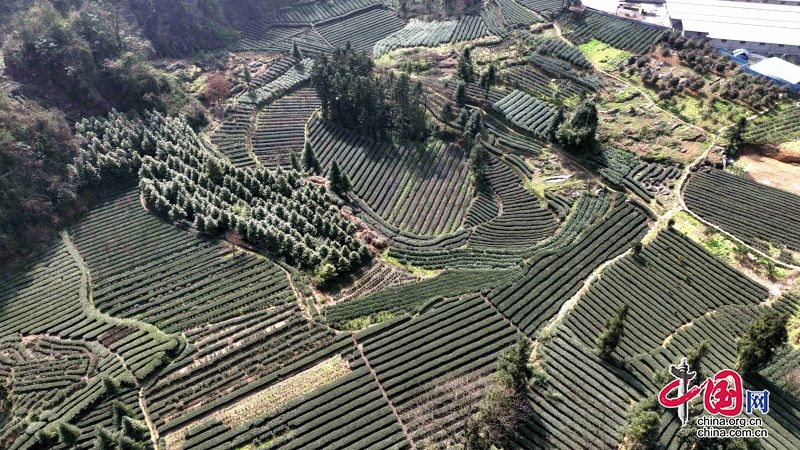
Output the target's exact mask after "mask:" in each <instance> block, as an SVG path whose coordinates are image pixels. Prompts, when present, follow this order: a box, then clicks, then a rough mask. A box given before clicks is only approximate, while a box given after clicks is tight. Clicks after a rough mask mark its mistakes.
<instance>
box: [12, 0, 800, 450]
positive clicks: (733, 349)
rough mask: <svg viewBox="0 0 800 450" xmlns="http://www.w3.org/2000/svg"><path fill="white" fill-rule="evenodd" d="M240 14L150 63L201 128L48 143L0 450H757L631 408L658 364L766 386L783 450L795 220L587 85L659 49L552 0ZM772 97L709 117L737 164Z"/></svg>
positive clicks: (649, 387)
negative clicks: (211, 40)
mask: <svg viewBox="0 0 800 450" xmlns="http://www.w3.org/2000/svg"><path fill="white" fill-rule="evenodd" d="M45 3H47V2H45ZM73 3H74V2H73ZM201 3H202V2H201ZM228 3H229V4H230V8H235V7H240V6H241V5H238V6H234V5H233V4H234V3H237V2H228ZM245 3H248V6H252V7H253V8H259V7H264V9H265V10H264V11H258V12H259V14H255V13H253V14H251V15H252V16H253V17H237V18H236V20H232V22H231V23H232V24H234V25H235V28H236V29H235V32H234V33H232V34H231V36H230V40H231V42H230V43H229V44H225V45H226V47H225V48H221V49H219V51H216V50H215V51H209V52H207V53H206V54H204V55H202V56H201V55H192V56H191V58H190V57H186V58H185V59H180V58H176V59H175V60H174V61H173V60H172V59H171V60H169V61H168V62H163V63H159V64H160V65H158V67H160V68H163V71H164V72H165V73H166V72H170V74H169V79H170V82H171V83H172V82H174V83H176V85H175V86H174V87H176V88H178V87H179V88H180V89H179V91H180V93H181V95H185V96H186V98H185V99H183V98H182V99H181V101H182V102H183V101H184V100H185V101H186V102H187V103H188V104H189V105H190V106H191V107H195V106H197V104H196V103H197V102H201V103H200V104H204V105H205V107H207V109H208V111H207V118H208V119H209V122H210V123H209V124H208V125H207V126H204V125H199V124H198V122H201V120H197V119H198V118H197V117H191V115H189V117H187V116H186V115H180V114H177V113H175V114H172V111H173V109H174V110H176V111H178V110H180V108H182V107H183V105H180V106H178V105H173V104H172V103H169V104H168V107H167V106H165V108H166V109H169V110H170V111H171V112H170V113H169V114H168V113H165V112H163V111H150V110H142V111H140V112H139V113H138V114H133V113H131V112H130V111H124V112H113V113H111V114H107V115H105V116H102V117H101V116H98V117H93V118H82V120H81V121H80V122H79V123H77V124H75V126H74V128H73V129H70V130H67V131H65V133H66V134H70V133H74V139H75V143H76V145H77V146H79V147H80V151H77V150H76V153H77V154H78V157H76V159H75V164H74V165H73V166H70V168H69V170H68V171H67V172H69V176H73V177H74V180H72V181H74V182H75V183H76V186H77V185H80V187H81V189H80V191H79V195H78V196H77V199H76V200H75V202H74V203H69V204H70V205H72V206H74V208H73V209H74V211H71V212H70V214H68V215H66V213H65V216H64V217H65V218H64V219H63V220H62V221H61V222H59V223H58V224H57V228H58V230H57V233H55V232H54V234H53V238H52V239H51V240H50V241H48V242H47V245H46V246H44V247H42V248H41V249H40V250H39V251H38V252H36V253H35V254H34V255H33V256H31V257H30V258H29V259H27V260H26V262H25V264H23V265H22V266H21V267H20V268H19V269H18V270H15V271H14V272H13V273H8V274H5V273H3V274H0V309H1V311H0V312H1V314H0V448H2V449H11V450H49V449H56V450H69V449H81V450H90V449H120V450H131V449H133V450H216V449H230V450H265V449H334V448H335V449H357V450H362V449H376V450H377V449H431V450H435V449H446V448H469V449H489V448H504V449H508V450H516V449H520V450H522V449H525V450H528V449H536V450H538V449H558V450H562V449H563V450H573V449H591V450H595V449H598V450H599V449H617V448H620V449H645V448H647V449H661V450H698V449H700V448H711V447H714V448H715V449H717V448H719V449H722V448H726V449H733V448H737V449H746V448H756V447H752V445H753V443H752V442H750V440H747V439H744V440H743V439H719V440H715V441H701V442H700V444H697V443H695V442H694V441H693V439H694V438H695V433H693V432H692V430H693V429H694V428H693V425H694V420H695V419H696V418H697V417H700V415H701V413H702V407H703V403H702V402H701V401H694V402H691V406H690V407H689V416H690V417H689V421H690V424H692V426H691V427H683V426H682V423H681V420H680V419H679V417H678V414H677V412H676V411H675V410H673V409H668V408H664V407H661V406H658V405H657V404H655V403H654V405H656V406H654V407H653V408H652V409H651V410H648V411H645V412H644V413H641V412H636V411H637V408H638V407H637V408H633V406H634V405H647V404H648V402H653V401H655V400H656V399H657V395H658V393H659V391H660V390H661V389H662V388H663V387H664V385H665V384H667V383H668V382H670V380H671V379H672V375H670V372H669V368H670V366H672V365H675V364H677V363H679V361H680V360H681V359H682V358H687V359H689V360H690V361H691V364H692V366H691V367H690V369H691V371H696V372H698V373H699V375H698V377H697V379H696V380H694V381H693V382H692V383H694V385H697V384H698V382H702V380H703V379H705V378H706V377H708V376H712V375H713V374H714V373H716V372H718V371H720V370H723V369H742V370H741V371H742V375H743V377H742V378H743V380H744V384H743V387H744V388H745V389H748V390H753V391H764V390H768V391H769V392H770V396H769V412H768V413H761V412H758V411H754V412H752V413H748V414H744V415H743V416H742V417H745V416H746V417H749V418H758V419H761V420H762V421H763V428H765V429H766V430H768V432H769V438H767V439H760V440H759V446H758V447H757V448H763V449H768V450H795V449H798V448H800V398H798V397H797V395H798V393H800V389H798V388H797V376H798V373H800V372H799V370H800V369H798V368H797V364H798V361H800V350H798V349H797V345H798V344H800V342H798V336H800V331H798V330H800V325H798V324H800V281H798V280H800V224H798V220H799V219H798V217H800V197H797V196H796V195H793V194H790V193H789V192H786V191H783V190H781V187H780V186H779V183H778V185H777V187H768V186H766V185H763V184H759V183H758V182H756V181H753V180H751V179H748V178H746V174H745V175H743V174H741V173H739V172H741V170H740V165H739V164H737V163H736V162H733V163H731V161H725V163H726V167H727V169H725V170H723V169H719V168H716V167H715V166H716V165H718V166H719V167H722V161H721V159H720V154H719V150H720V148H721V147H719V146H725V145H726V144H727V143H728V141H727V139H728V131H720V130H713V129H705V130H704V129H700V128H698V127H697V126H695V125H692V124H690V123H686V122H684V121H683V119H682V118H681V117H679V115H677V113H676V111H674V109H675V108H669V107H668V106H669V102H668V101H665V100H660V101H655V100H653V101H650V100H649V99H648V98H647V97H648V92H649V91H647V89H648V88H646V87H642V86H640V85H639V81H637V79H636V78H637V77H638V75H636V77H634V76H631V77H626V76H620V77H617V76H616V75H617V73H615V74H614V75H613V76H610V75H609V74H608V73H606V72H604V71H603V70H599V69H598V68H597V66H595V65H593V62H595V63H596V62H597V58H596V56H597V55H596V54H595V55H593V54H592V53H593V52H594V51H596V50H597V49H598V48H602V49H605V50H606V51H609V52H611V53H614V54H617V55H629V54H642V55H647V56H648V57H649V58H651V59H652V60H654V61H665V60H669V59H670V58H671V56H669V55H667V54H666V53H662V52H661V51H658V52H657V53H653V51H652V49H653V48H654V47H655V46H656V44H657V43H658V42H659V41H660V40H661V39H662V37H663V36H664V34H663V33H664V32H665V30H664V29H662V28H660V27H656V26H651V25H647V24H644V23H641V22H636V21H633V20H629V19H625V18H622V17H616V16H612V15H608V14H601V13H597V12H592V11H591V10H587V11H583V12H581V11H578V8H576V7H575V6H574V5H572V6H570V5H567V4H566V3H564V2H562V1H561V0H489V1H487V2H478V3H475V2H471V3H470V4H466V5H462V4H458V3H457V2H456V3H453V2H444V3H441V4H440V2H434V3H430V4H426V3H424V2H399V3H398V2H382V1H378V0H334V1H322V0H308V1H302V2H279V3H277V4H275V5H273V4H272V3H270V6H269V8H267V7H265V6H263V5H262V6H253V5H254V4H253V2H245ZM255 3H258V2H255ZM204 7H205V6H201V8H204ZM209 7H210V6H209ZM37 8H39V6H37ZM64 8H72V6H64ZM0 9H2V8H0ZM237 12H238V10H237ZM228 13H230V14H231V15H232V16H235V15H236V14H233V13H232V12H231V11H224V12H221V13H220V14H225V15H226V17H227V14H228ZM244 15H247V14H244ZM75 17H79V16H78V15H75ZM87 17H88V16H87ZM84 19H85V18H84V17H83V16H80V20H84ZM70 20H72V19H70ZM75 20H78V19H75ZM87 20H88V19H87ZM175 26H176V27H180V26H181V24H178V23H176V24H175ZM232 26H233V25H232ZM219 32H220V33H221V34H225V36H226V39H227V34H226V33H227V30H219ZM126 33H127V31H126ZM145 35H146V34H142V36H145ZM126 36H127V35H126ZM137 36H138V35H137ZM13 39H14V38H13V37H12V43H13V42H15V41H13ZM142 39H144V38H143V37H142ZM670 39H672V40H675V39H676V37H675V36H673V37H671V38H670ZM587 43H588V44H587ZM699 43H700V41H695V40H693V41H690V43H685V46H686V47H685V48H684V50H681V51H685V50H687V49H692V48H695V47H696V46H698V45H699ZM581 44H587V45H581ZM9 45H10V44H9ZM467 50H469V51H467ZM6 51H7V52H8V51H9V50H8V48H6ZM53 51H55V50H53ZM684 56H685V55H683V56H681V59H682V60H684ZM173 69H174V70H173ZM153 70H156V69H155V68H154V69H153ZM158 70H162V69H158ZM626 70H627V69H626ZM0 75H2V74H0ZM165 76H167V75H165ZM220 76H221V77H220ZM742 76H747V75H742ZM223 78H224V80H227V82H226V83H221V81H220V80H221V79H223ZM663 78H664V80H665V81H661V79H659V82H661V83H667V81H666V77H665V76H664V77H663ZM712 78H714V81H712V80H711V79H712ZM717 78H719V80H717ZM726 78H728V74H726V72H725V70H716V71H714V72H713V77H712V76H711V75H709V76H708V77H706V81H708V83H719V84H720V86H725V85H726V83H727V82H728V80H727V79H726ZM674 79H675V81H676V86H677V85H679V84H680V83H684V84H685V80H678V78H677V77H676V78H674ZM4 80H5V78H4ZM215 84H224V86H222V87H220V86H216V87H218V88H219V89H220V90H221V91H222V93H219V92H217V93H216V94H218V95H216V96H215V95H214V94H215V93H214V92H209V91H213V90H214V89H213V88H214V87H215V86H214V85H215ZM209 85H210V87H209ZM754 85H755V84H754ZM682 86H683V85H680V87H679V88H677V87H676V89H683V87H682ZM24 88H25V87H24V86H23V89H24ZM223 88H224V89H223ZM177 91H178V90H176V92H177ZM201 92H202V93H201ZM225 92H227V93H228V94H227V96H225V95H223V94H224V93H225ZM709 92H710V91H709ZM704 96H705V91H703V93H701V94H698V97H699V98H701V97H704ZM781 96H782V97H781V99H782V100H781V103H780V105H779V106H777V107H776V108H773V109H772V110H771V111H766V112H764V111H755V110H753V111H750V110H748V109H747V108H748V107H746V106H745V105H744V104H742V105H738V104H737V108H741V109H742V111H747V115H748V116H749V117H750V118H749V119H748V120H749V122H748V124H747V125H746V126H745V127H744V130H743V140H744V141H745V142H746V143H748V144H752V145H756V146H762V147H764V148H766V147H769V146H777V145H784V146H785V145H791V144H790V143H791V142H793V141H796V140H797V138H798V136H800V135H799V134H798V127H797V125H796V119H797V118H798V117H800V113H799V112H798V111H800V107H798V104H797V103H796V100H797V97H796V94H792V93H789V92H782V93H781ZM223 97H225V98H223ZM212 98H213V99H214V100H213V101H212ZM159 100H160V99H159ZM29 101H30V99H27V98H26V97H20V98H19V99H18V100H15V102H19V103H20V105H22V106H24V105H25V102H29ZM189 102H191V103H189ZM698 102H700V100H698ZM709 102H712V103H713V101H712V100H709ZM15 104H16V103H15ZM165 105H167V104H165ZM0 106H2V105H0ZM712 106H713V105H712ZM709 107H711V106H709ZM676 108H677V107H676ZM31 111H33V110H31ZM698 114H699V112H698ZM36 117H39V116H36ZM42 117H44V116H42ZM2 119H3V120H0V128H2V126H3V124H4V122H3V121H4V120H5V119H6V118H5V117H3V118H2ZM37 120H39V119H37ZM42 120H44V119H42ZM375 124H379V126H376V125H375ZM39 125H40V126H41V129H47V128H48V127H49V126H50V125H52V124H49V122H46V121H43V122H41V123H39ZM376 127H377V128H380V129H378V130H375V129H374V128H376ZM4 131H5V130H4V129H0V141H2V142H3V143H4V144H6V143H8V145H9V146H10V148H13V149H14V150H15V151H18V153H20V154H24V155H28V156H31V155H38V154H40V153H42V151H41V150H42V149H43V147H41V146H42V145H49V144H48V143H47V142H44V141H36V142H37V145H38V147H37V146H28V147H25V146H23V145H21V144H19V145H18V143H17V142H16V141H15V140H18V137H17V136H16V135H14V134H13V133H12V134H7V133H6V134H4ZM66 134H65V135H66ZM70 136H72V135H71V134H70ZM667 147H669V148H667ZM5 154H6V153H3V155H5ZM42 154H43V153H42ZM31 157H32V158H33V156H31ZM3 163H6V161H5V160H3ZM37 164H46V161H39V162H37ZM3 172H4V170H3V169H0V173H3ZM34 181H35V182H40V181H41V182H43V183H44V182H48V183H50V182H52V183H53V184H52V186H51V187H52V189H55V190H57V189H58V186H60V185H58V183H56V182H55V181H53V180H32V182H34ZM72 181H71V182H72ZM53 186H55V187H53ZM76 189H77V188H76ZM59 192H60V191H59ZM6 194H7V193H5V192H2V193H0V210H1V209H2V208H3V207H4V205H5V203H4V202H5V201H6V199H7V198H10V196H9V195H6ZM68 194H69V193H68V192H66V193H63V195H65V196H67V195H68ZM53 195H55V194H53ZM59 195H61V194H60V193H59ZM42 202H44V200H42ZM45 207H48V208H49V207H53V208H55V206H54V205H49V204H45V203H39V200H38V199H36V200H31V201H30V202H28V203H26V206H25V208H24V209H25V211H23V212H20V214H24V213H26V212H30V211H34V210H36V209H37V208H45ZM0 212H2V211H0ZM0 217H7V216H3V215H0ZM4 233H6V227H5V224H4V223H0V238H3V237H4ZM29 234H30V239H31V242H32V243H33V242H34V241H36V240H37V239H40V236H38V231H37V230H32V231H31V232H30V233H29ZM0 249H2V247H0ZM784 318H785V320H784ZM765 321H767V322H765ZM764 323H767V325H765V324H764ZM754 324H755V325H754ZM773 331H774V333H773ZM765 336H766V337H765ZM765 340H768V341H769V342H766V343H765ZM756 341H757V342H756ZM771 353H774V356H770V354H771ZM761 357H763V360H762V359H759V358H761ZM755 359H758V361H756V362H755V363H753V366H752V367H753V368H752V369H748V371H747V372H746V373H745V371H744V369H747V366H746V365H743V364H742V362H743V361H744V362H750V361H751V360H755ZM709 395H710V394H709ZM715 395H716V394H715ZM709 398H711V397H709ZM715 398H716V397H715ZM637 431H641V433H638V434H637V433H636V432H637ZM639 434H640V435H641V436H639ZM637 436H638V437H637ZM637 439H638V440H637ZM706 444H707V445H706Z"/></svg>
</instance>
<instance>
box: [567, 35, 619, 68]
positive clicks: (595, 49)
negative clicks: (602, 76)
mask: <svg viewBox="0 0 800 450" xmlns="http://www.w3.org/2000/svg"><path fill="white" fill-rule="evenodd" d="M578 48H579V49H580V50H581V51H582V52H583V54H584V55H586V58H587V59H588V60H589V61H591V62H592V64H594V65H595V66H597V67H599V68H601V69H603V70H614V69H616V68H617V66H619V65H620V64H622V63H623V62H625V60H627V59H628V57H630V56H631V52H628V51H625V50H620V49H618V48H614V47H612V46H610V45H608V44H606V43H605V42H602V41H598V40H597V39H592V40H591V41H589V42H586V43H585V44H581V45H579V46H578Z"/></svg>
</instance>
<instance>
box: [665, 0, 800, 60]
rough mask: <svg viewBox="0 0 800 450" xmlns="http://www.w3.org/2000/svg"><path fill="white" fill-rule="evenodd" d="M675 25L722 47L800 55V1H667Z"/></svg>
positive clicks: (687, 34)
mask: <svg viewBox="0 0 800 450" xmlns="http://www.w3.org/2000/svg"><path fill="white" fill-rule="evenodd" d="M666 5H667V12H668V13H669V17H670V19H671V22H672V25H673V27H675V28H677V29H683V31H684V34H685V35H686V36H687V37H692V36H700V35H706V36H708V38H709V39H711V41H712V44H713V45H716V46H718V47H722V48H728V49H733V48H746V49H748V50H750V51H753V52H755V53H762V54H768V53H773V54H779V55H780V54H791V55H800V0H767V2H762V1H756V0H753V1H739V0H666Z"/></svg>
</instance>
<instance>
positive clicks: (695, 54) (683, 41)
mask: <svg viewBox="0 0 800 450" xmlns="http://www.w3.org/2000/svg"><path fill="white" fill-rule="evenodd" d="M661 42H662V46H661V54H662V56H670V55H672V54H675V55H676V56H677V57H678V59H680V61H681V62H682V63H683V64H686V65H687V66H689V67H691V68H692V70H694V71H695V72H697V73H699V74H710V73H713V72H716V73H718V74H720V75H724V74H726V73H727V72H728V71H730V70H733V69H735V68H736V62H734V61H732V60H731V59H729V58H727V57H726V56H724V55H722V54H720V53H719V52H718V51H717V49H715V48H714V47H713V46H712V45H711V44H709V42H708V40H707V39H694V38H693V39H687V38H685V37H683V36H682V35H681V32H680V31H672V32H669V33H665V34H664V35H663V38H662V40H661Z"/></svg>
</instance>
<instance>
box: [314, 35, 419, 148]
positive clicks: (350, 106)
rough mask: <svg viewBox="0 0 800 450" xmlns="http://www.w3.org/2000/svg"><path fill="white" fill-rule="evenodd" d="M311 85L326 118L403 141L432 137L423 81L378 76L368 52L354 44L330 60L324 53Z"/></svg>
mask: <svg viewBox="0 0 800 450" xmlns="http://www.w3.org/2000/svg"><path fill="white" fill-rule="evenodd" d="M311 83H312V85H313V86H314V89H315V90H316V92H317V95H318V97H319V99H320V103H321V105H322V116H323V118H325V119H326V120H329V121H331V122H333V123H336V124H338V125H341V126H344V127H346V128H349V129H352V130H355V131H358V132H359V133H361V134H363V135H365V136H368V137H370V138H373V139H385V138H388V137H391V138H392V139H394V140H395V141H396V142H398V143H405V142H418V141H422V140H424V139H425V138H426V137H427V135H428V129H427V124H426V121H425V105H424V96H423V93H422V84H420V83H419V82H417V83H412V81H411V79H410V78H409V77H408V75H407V74H405V73H401V74H400V75H398V76H395V75H394V73H393V72H389V74H388V75H386V76H379V75H378V74H376V73H375V71H374V65H373V62H372V59H371V58H370V57H369V55H367V54H366V53H359V52H355V51H354V50H353V49H352V48H350V47H349V45H348V46H347V47H346V48H343V49H342V48H340V49H336V50H335V51H334V53H333V55H331V57H330V58H329V57H327V56H326V55H324V54H323V55H322V56H320V57H319V58H318V59H317V60H316V61H315V62H314V67H313V69H312V75H311Z"/></svg>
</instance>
